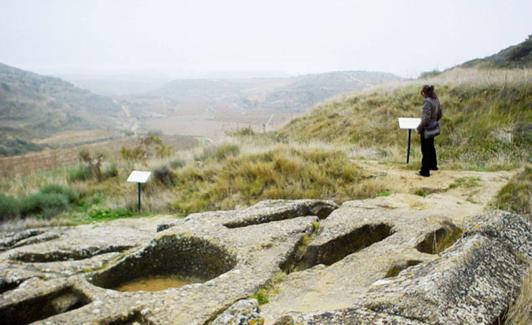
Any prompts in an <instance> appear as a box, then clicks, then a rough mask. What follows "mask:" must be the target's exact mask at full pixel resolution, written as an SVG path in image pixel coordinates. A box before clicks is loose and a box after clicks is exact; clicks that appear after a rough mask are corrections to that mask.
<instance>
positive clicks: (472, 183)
mask: <svg viewBox="0 0 532 325" xmlns="http://www.w3.org/2000/svg"><path fill="white" fill-rule="evenodd" d="M478 186H480V177H478V176H466V177H460V178H457V179H455V180H454V182H452V183H451V185H449V189H453V188H458V187H462V188H473V187H478Z"/></svg>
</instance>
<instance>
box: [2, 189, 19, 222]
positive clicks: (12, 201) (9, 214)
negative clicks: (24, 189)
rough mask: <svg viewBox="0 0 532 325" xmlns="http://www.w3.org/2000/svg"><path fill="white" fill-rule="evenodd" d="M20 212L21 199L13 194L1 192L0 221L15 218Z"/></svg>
mask: <svg viewBox="0 0 532 325" xmlns="http://www.w3.org/2000/svg"><path fill="white" fill-rule="evenodd" d="M19 213H20V204H19V201H18V200H17V199H16V198H14V197H11V196H7V195H4V194H2V193H0V221H5V220H7V219H9V218H14V217H16V216H18V215H19Z"/></svg>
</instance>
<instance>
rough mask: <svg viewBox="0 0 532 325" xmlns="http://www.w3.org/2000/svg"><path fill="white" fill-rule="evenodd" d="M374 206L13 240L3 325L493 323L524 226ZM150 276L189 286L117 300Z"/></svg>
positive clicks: (527, 239) (204, 217)
mask: <svg viewBox="0 0 532 325" xmlns="http://www.w3.org/2000/svg"><path fill="white" fill-rule="evenodd" d="M382 200H383V199H382V198H379V199H375V200H366V201H352V202H346V203H344V204H343V205H342V206H340V207H338V206H337V205H336V204H334V203H332V202H328V201H320V200H295V201H284V200H273V201H264V202H261V203H259V204H257V205H255V206H252V207H250V208H247V209H242V210H233V211H214V212H206V213H198V214H192V215H189V216H188V217H186V218H184V219H175V218H171V217H159V218H156V219H153V218H152V219H148V218H147V219H131V220H118V221H113V222H108V223H103V224H95V225H83V226H78V227H58V228H48V229H38V230H29V231H25V232H21V233H15V234H10V235H9V236H6V238H5V239H3V240H2V242H1V243H2V245H3V246H2V247H4V252H2V253H0V323H6V322H7V323H6V324H29V323H32V322H38V323H39V322H40V323H43V324H86V323H93V322H96V323H103V324H115V325H116V324H130V323H138V324H277V325H281V324H487V325H490V324H493V323H494V322H496V321H497V319H498V318H499V317H500V316H501V315H502V314H504V312H505V310H506V308H507V307H508V305H509V304H510V303H511V301H512V300H513V299H514V297H515V296H516V294H517V293H518V289H519V286H520V284H521V279H522V276H523V274H525V272H526V270H527V268H528V267H529V263H530V260H531V259H532V238H531V229H530V226H529V224H528V223H527V222H525V221H524V220H523V219H522V218H521V217H520V216H517V215H514V214H509V213H506V212H493V213H490V214H485V215H482V216H479V217H475V218H473V217H471V218H468V219H467V220H468V223H467V224H465V225H462V224H459V225H457V224H456V223H455V222H454V220H453V216H452V215H451V216H446V215H445V213H442V211H439V210H430V209H425V210H412V209H410V208H409V207H408V206H395V207H392V208H390V206H389V205H383V204H382V203H383V202H382ZM462 219H463V218H461V220H462ZM279 274H282V277H279ZM152 276H154V277H183V278H193V279H194V281H190V282H186V283H184V284H183V285H182V286H181V287H165V288H163V290H158V291H147V290H141V291H118V288H119V287H120V286H121V285H123V284H124V283H129V282H130V281H135V280H138V279H139V278H147V277H152ZM274 279H281V280H279V281H277V280H274ZM259 293H260V294H259ZM261 295H264V297H262V296H261ZM259 296H261V298H260V299H259V301H260V302H261V303H262V305H260V306H259V304H258V301H257V300H255V299H252V298H250V297H259Z"/></svg>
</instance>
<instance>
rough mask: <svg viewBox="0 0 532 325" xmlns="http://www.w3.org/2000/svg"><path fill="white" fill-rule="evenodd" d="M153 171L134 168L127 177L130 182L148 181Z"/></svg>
mask: <svg viewBox="0 0 532 325" xmlns="http://www.w3.org/2000/svg"><path fill="white" fill-rule="evenodd" d="M150 175H151V172H146V171H142V170H134V171H132V172H131V174H129V177H128V178H127V181H128V182H131V183H146V181H147V180H148V178H150Z"/></svg>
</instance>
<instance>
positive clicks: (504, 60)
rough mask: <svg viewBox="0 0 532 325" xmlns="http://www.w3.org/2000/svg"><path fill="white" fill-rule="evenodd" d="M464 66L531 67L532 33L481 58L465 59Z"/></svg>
mask: <svg viewBox="0 0 532 325" xmlns="http://www.w3.org/2000/svg"><path fill="white" fill-rule="evenodd" d="M461 67H464V68H482V69H487V68H510V69H513V68H532V35H529V36H528V38H527V39H526V40H525V41H524V42H521V43H519V44H517V45H514V46H510V47H508V48H506V49H504V50H502V51H500V52H499V53H496V54H493V55H490V56H487V57H485V58H482V59H474V60H471V61H467V62H465V63H463V64H462V65H461Z"/></svg>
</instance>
